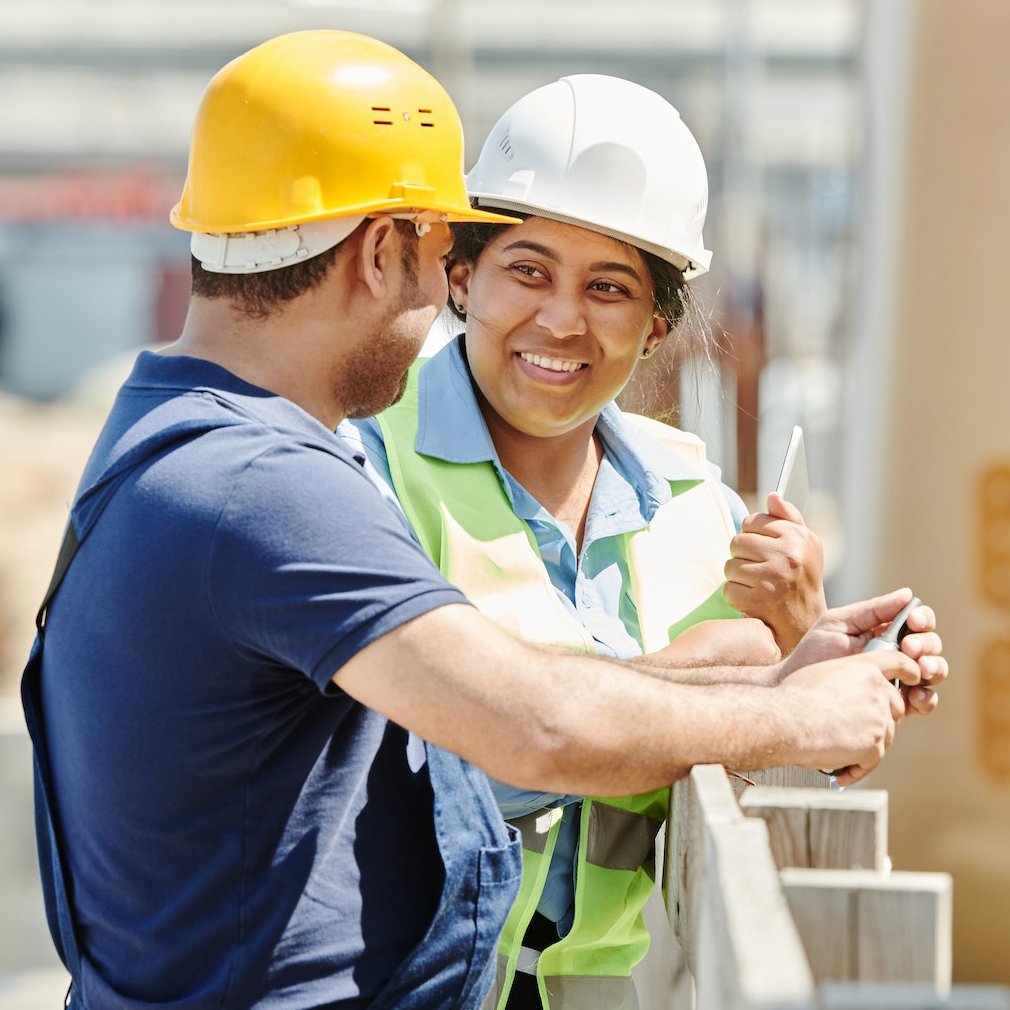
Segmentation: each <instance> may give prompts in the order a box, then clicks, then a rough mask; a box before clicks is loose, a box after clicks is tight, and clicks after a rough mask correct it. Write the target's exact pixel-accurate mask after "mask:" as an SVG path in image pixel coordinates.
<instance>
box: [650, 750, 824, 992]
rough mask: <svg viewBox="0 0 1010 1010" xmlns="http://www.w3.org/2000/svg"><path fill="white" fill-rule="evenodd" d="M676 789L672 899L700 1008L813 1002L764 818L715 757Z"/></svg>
mask: <svg viewBox="0 0 1010 1010" xmlns="http://www.w3.org/2000/svg"><path fill="white" fill-rule="evenodd" d="M674 791H675V794H676V802H675V804H674V803H672V804H671V806H672V810H671V821H670V824H671V826H672V829H673V830H669V832H668V848H667V862H666V867H667V868H666V882H665V883H666V895H667V902H668V904H667V908H668V911H669V913H670V917H671V922H672V923H673V925H674V928H675V930H676V931H677V933H678V936H679V938H680V942H681V946H682V947H683V949H684V952H685V956H686V958H687V963H688V965H689V967H690V968H691V970H692V972H693V974H694V978H695V983H696V990H697V1003H696V1006H697V1010H771V1008H776V1010H814V1008H815V1006H816V990H815V987H814V981H813V976H812V974H811V971H810V967H809V965H808V964H807V961H806V957H805V955H804V953H803V946H802V944H801V942H800V938H799V935H798V933H797V930H796V927H795V925H794V923H793V921H792V918H791V917H790V914H789V909H788V906H787V903H786V901H785V898H784V896H783V892H782V889H781V886H780V883H779V879H778V870H777V868H776V866H775V863H774V860H773V859H772V855H771V849H770V846H769V843H768V829H767V827H766V826H765V824H764V823H763V822H762V821H760V820H759V819H757V818H747V817H744V816H743V814H742V813H741V811H740V808H739V806H738V804H737V802H736V799H735V797H734V795H733V790H732V789H731V788H730V786H729V782H728V780H727V777H726V772H725V770H724V769H723V768H722V767H721V766H719V765H702V766H697V767H695V768H694V769H693V770H692V771H691V774H690V775H689V776H688V778H687V779H685V780H684V781H683V782H682V783H678V785H677V787H676V788H675V790H674Z"/></svg>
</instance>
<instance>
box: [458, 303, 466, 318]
mask: <svg viewBox="0 0 1010 1010" xmlns="http://www.w3.org/2000/svg"><path fill="white" fill-rule="evenodd" d="M456 311H457V312H459V313H460V314H461V315H464V316H465V315H466V309H464V308H463V303H462V302H456Z"/></svg>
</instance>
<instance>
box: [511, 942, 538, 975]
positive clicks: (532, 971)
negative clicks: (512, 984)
mask: <svg viewBox="0 0 1010 1010" xmlns="http://www.w3.org/2000/svg"><path fill="white" fill-rule="evenodd" d="M541 953H542V952H541V951H539V950H534V949H533V948H532V947H520V948H519V956H518V957H517V958H516V971H521V972H522V973H523V974H524V975H536V973H537V961H539V960H540V954H541Z"/></svg>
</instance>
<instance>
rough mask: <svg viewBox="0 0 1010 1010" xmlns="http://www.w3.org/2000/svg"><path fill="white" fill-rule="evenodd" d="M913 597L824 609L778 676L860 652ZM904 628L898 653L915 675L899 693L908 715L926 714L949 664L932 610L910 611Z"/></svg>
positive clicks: (903, 592)
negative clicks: (907, 707)
mask: <svg viewBox="0 0 1010 1010" xmlns="http://www.w3.org/2000/svg"><path fill="white" fill-rule="evenodd" d="M911 598H912V593H911V590H909V589H898V590H896V591H895V592H893V593H888V594H887V595H885V596H878V597H876V598H874V599H872V600H866V601H863V602H861V603H853V604H850V605H849V606H847V607H835V608H834V609H832V610H829V611H827V613H825V614H824V615H823V616H822V617H821V618H819V619H818V620H817V621H816V623H815V624H814V625H813V627H811V629H810V631H808V632H807V634H806V635H804V637H803V640H802V641H801V642H800V644H799V645H798V646H797V647H796V649H795V650H794V651H793V652H792V654H791V655H790V656H789V657H788V659H786V660H785V662H784V663H782V665H781V666H780V668H779V669H780V674H781V677H783V678H784V677H788V676H790V675H791V674H793V673H794V671H796V670H798V669H799V668H800V667H801V666H804V665H806V664H808V663H817V662H820V661H822V660H826V659H834V658H836V657H838V656H846V655H852V654H853V653H856V652H862V650H863V648H864V647H865V646H866V643H867V642H869V640H870V639H871V638H873V636H874V635H876V634H878V633H879V632H880V631H882V630H883V629H884V628H885V627H886V626H887V625H888V623H889V622H890V621H891V620H892V619H893V618H894V617H895V616H896V615H897V613H898V611H899V610H901V608H902V607H903V606H905V604H906V603H908V601H909V600H910V599H911ZM908 627H909V634H907V635H906V636H905V638H904V639H903V640H902V642H901V652H900V654H901V655H903V656H905V657H908V658H909V659H911V660H913V661H914V666H915V669H916V675H915V676H911V675H905V676H901V677H900V678H899V679H900V680H901V682H902V694H903V696H904V699H905V701H906V702H907V703H908V706H909V714H917V715H926V714H928V713H929V712H932V711H933V709H934V708H936V704H937V697H936V692H935V691H934V690H933V688H934V687H935V686H936V685H937V684H939V683H941V682H942V681H943V680H945V679H946V678H947V673H948V667H947V660H946V659H944V657H943V656H942V655H941V652H942V649H943V642H942V641H941V639H940V636H939V635H938V634H937V633H936V630H935V629H936V614H934V613H933V609H932V607H927V606H925V605H923V606H921V607H916V608H915V609H914V610H913V611H911V613H909V615H908ZM868 655H888V653H875V654H868ZM890 655H896V653H891V654H890ZM906 669H907V668H906Z"/></svg>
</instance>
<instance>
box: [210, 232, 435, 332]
mask: <svg viewBox="0 0 1010 1010" xmlns="http://www.w3.org/2000/svg"><path fill="white" fill-rule="evenodd" d="M393 224H394V225H395V226H396V231H397V233H398V234H399V236H400V260H401V262H402V264H403V269H404V270H405V271H406V273H407V275H408V276H409V277H412V278H415V279H416V277H417V262H418V260H417V233H416V231H415V229H414V225H413V223H412V222H410V221H399V220H397V221H394V222H393ZM359 227H361V226H360V225H359ZM351 234H352V235H353V234H354V233H353V232H352V233H351ZM346 241H347V239H346V238H345V239H344V240H343V241H342V242H338V243H337V244H336V245H335V246H333V247H332V248H330V249H327V250H326V251H325V252H321V253H319V254H318V255H316V256H313V257H311V258H310V259H307V260H303V261H302V262H301V263H294V264H292V265H291V266H287V267H280V268H278V269H277V270H265V271H263V272H262V273H257V274H218V273H213V272H212V271H210V270H204V268H203V267H202V266H201V265H200V261H199V260H198V259H197V258H196V257H195V256H191V257H190V270H191V273H192V291H193V294H194V295H199V296H200V297H201V298H228V299H230V300H231V301H232V302H234V303H235V305H236V306H237V307H238V309H239V311H240V312H242V314H243V315H245V316H248V317H249V318H251V319H267V318H269V316H270V315H272V314H273V313H274V312H275V311H277V309H278V308H279V307H280V306H281V305H282V304H283V303H284V302H289V301H292V300H293V299H295V298H298V297H299V296H300V295H303V294H305V293H306V292H307V291H311V290H312V289H313V288H315V287H318V286H319V285H320V284H321V283H322V282H323V280H324V278H325V277H326V275H327V274H328V273H329V271H330V267H332V266H333V264H334V263H335V262H336V259H337V255H338V254H339V251H340V249H341V248H343V246H344V242H346Z"/></svg>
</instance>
